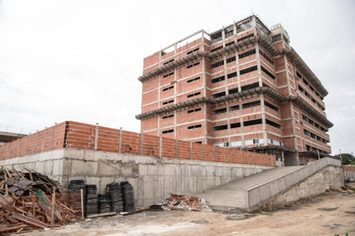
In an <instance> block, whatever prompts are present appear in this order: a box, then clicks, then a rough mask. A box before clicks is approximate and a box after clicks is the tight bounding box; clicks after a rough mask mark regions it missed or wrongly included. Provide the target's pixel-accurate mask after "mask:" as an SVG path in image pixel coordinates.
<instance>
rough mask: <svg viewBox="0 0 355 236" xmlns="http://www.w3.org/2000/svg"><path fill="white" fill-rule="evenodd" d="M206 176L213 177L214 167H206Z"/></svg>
mask: <svg viewBox="0 0 355 236" xmlns="http://www.w3.org/2000/svg"><path fill="white" fill-rule="evenodd" d="M206 172H207V176H215V175H216V174H215V173H216V168H215V167H214V166H206Z"/></svg>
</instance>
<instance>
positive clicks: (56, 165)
mask: <svg viewBox="0 0 355 236" xmlns="http://www.w3.org/2000/svg"><path fill="white" fill-rule="evenodd" d="M62 172H63V159H61V160H53V171H52V175H53V176H58V175H62Z"/></svg>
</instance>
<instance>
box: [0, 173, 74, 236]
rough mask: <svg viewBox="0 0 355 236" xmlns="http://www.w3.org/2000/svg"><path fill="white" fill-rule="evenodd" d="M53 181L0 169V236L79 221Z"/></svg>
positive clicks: (65, 194) (63, 194)
mask: <svg viewBox="0 0 355 236" xmlns="http://www.w3.org/2000/svg"><path fill="white" fill-rule="evenodd" d="M67 198H68V194H67V193H65V192H63V191H62V190H61V187H60V185H59V183H58V182H57V181H54V180H51V179H49V178H48V177H47V176H45V175H42V174H40V173H38V172H35V171H32V170H26V172H21V171H17V170H15V169H11V170H10V169H6V168H2V169H0V234H2V233H10V232H23V231H27V230H32V229H44V228H50V227H55V226H60V225H64V224H65V223H68V222H72V221H75V220H77V219H80V218H81V212H78V211H75V210H73V209H72V208H71V207H69V206H68V205H67V204H66V202H68V201H67Z"/></svg>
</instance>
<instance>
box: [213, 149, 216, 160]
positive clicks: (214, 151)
mask: <svg viewBox="0 0 355 236" xmlns="http://www.w3.org/2000/svg"><path fill="white" fill-rule="evenodd" d="M215 160H216V146H213V161H215Z"/></svg>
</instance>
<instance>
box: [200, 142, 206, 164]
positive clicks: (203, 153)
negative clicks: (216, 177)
mask: <svg viewBox="0 0 355 236" xmlns="http://www.w3.org/2000/svg"><path fill="white" fill-rule="evenodd" d="M201 145H202V160H205V159H206V158H205V152H206V150H205V144H201Z"/></svg>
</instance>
